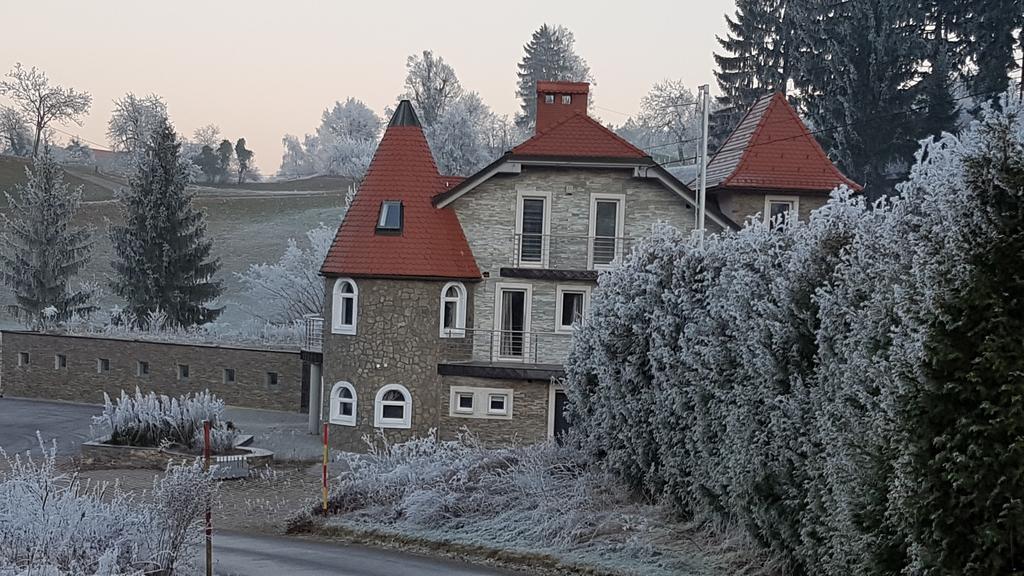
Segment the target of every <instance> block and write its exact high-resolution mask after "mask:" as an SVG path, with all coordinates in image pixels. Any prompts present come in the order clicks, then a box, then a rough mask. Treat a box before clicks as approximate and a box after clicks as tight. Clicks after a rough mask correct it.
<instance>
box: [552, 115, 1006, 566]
mask: <svg viewBox="0 0 1024 576" xmlns="http://www.w3.org/2000/svg"><path fill="white" fill-rule="evenodd" d="M1002 109H1003V112H991V111H990V112H989V113H988V114H987V117H986V119H985V120H984V121H983V122H982V123H981V124H979V125H976V126H974V127H973V128H971V129H970V130H968V131H967V132H965V133H964V134H963V135H961V137H960V138H956V137H953V136H949V135H946V136H944V137H943V138H941V139H939V140H935V141H929V142H925V143H923V146H922V148H921V151H920V152H919V153H918V155H917V164H916V165H915V166H914V168H913V169H912V172H911V176H910V180H909V181H908V182H907V183H905V184H904V185H902V186H901V193H902V196H901V197H900V198H898V199H895V200H891V201H883V202H879V203H878V204H876V205H875V206H872V207H870V208H869V207H867V206H865V205H864V203H863V201H862V200H860V199H858V198H855V197H851V196H850V194H849V193H848V191H842V190H839V191H836V192H834V193H833V196H832V198H831V200H830V202H829V203H828V205H826V206H825V207H824V208H822V209H820V210H817V211H816V212H815V213H814V214H813V215H812V216H811V218H810V220H809V221H808V222H788V223H786V224H785V225H784V226H781V227H776V228H774V229H769V228H768V227H766V226H764V225H763V224H761V223H760V222H753V221H752V222H750V223H748V225H747V227H746V228H744V229H743V230H742V231H739V232H735V233H732V232H727V233H723V234H720V235H718V236H716V237H715V238H712V239H710V240H709V241H708V242H707V243H706V244H705V246H704V247H702V248H701V247H697V246H695V245H693V244H692V243H689V242H687V240H686V239H685V238H681V237H680V236H679V235H678V234H676V233H673V232H671V231H667V230H660V231H657V232H656V233H655V237H654V238H652V239H650V240H649V241H647V242H645V243H643V244H641V245H640V246H639V247H638V249H637V250H636V251H635V252H634V253H633V254H632V255H631V256H630V257H629V258H627V259H626V261H625V262H624V263H623V265H622V266H621V267H620V268H618V269H616V270H612V271H610V272H608V273H605V274H603V275H602V277H601V279H600V281H599V287H598V289H597V290H596V291H595V293H594V294H593V302H594V305H593V307H592V310H593V312H592V315H591V317H590V318H589V320H588V322H587V324H586V325H585V326H584V327H583V328H582V329H580V330H578V331H577V332H576V337H575V338H574V344H573V350H572V353H571V354H570V360H569V363H568V366H567V370H566V372H567V378H566V380H567V383H568V385H569V395H570V398H571V400H572V402H573V414H572V417H573V418H574V419H575V420H576V423H577V428H578V429H580V430H581V431H582V436H581V442H582V445H583V447H584V448H585V449H586V451H587V453H588V454H590V455H593V456H597V457H599V458H601V459H602V460H603V461H604V462H605V463H606V464H607V466H608V467H609V468H610V469H611V470H613V471H615V472H616V473H617V474H618V475H620V476H621V477H622V478H623V479H624V480H625V481H626V482H627V483H628V484H629V485H631V486H633V487H634V488H637V489H639V490H640V491H642V492H645V493H648V494H651V495H655V496H660V497H663V498H666V499H668V500H669V501H671V502H672V503H674V504H675V505H676V507H677V509H678V510H679V511H680V512H681V513H683V514H686V515H693V516H696V517H698V518H708V519H711V520H713V521H714V522H716V523H718V524H719V525H723V526H728V525H739V526H741V527H742V528H743V529H745V530H746V531H747V532H748V533H749V534H750V535H751V536H752V537H753V538H754V539H756V540H757V541H759V542H760V543H761V544H762V545H764V546H766V547H768V548H769V549H771V550H773V551H774V552H775V553H776V554H778V555H779V556H780V557H781V558H782V559H784V560H785V562H786V564H787V565H788V567H789V569H790V570H791V571H793V572H795V573H798V574H799V573H824V574H834V575H840V574H893V573H908V574H909V573H914V574H918V573H921V574H940V573H971V574H987V573H1005V572H1007V571H1010V572H1012V571H1013V570H1017V569H1019V565H1020V560H1019V559H1018V558H1016V557H1014V556H1013V554H1016V552H1013V551H1014V550H1020V549H1021V546H1022V545H1024V531H1022V530H1020V529H1019V528H1020V526H1022V525H1024V507H1022V506H1021V505H1020V504H1019V503H1020V502H1021V501H1022V500H1024V458H1021V457H1019V455H1018V454H1017V452H1018V451H1016V450H1015V449H1013V448H1010V447H1011V446H1014V445H1016V444H1017V443H1019V442H1020V438H1021V435H1022V434H1024V428H1022V427H1024V424H1022V422H1024V409H1022V408H1021V405H1022V404H1021V403H1020V401H1019V397H1020V396H1021V394H1022V389H1021V385H1022V384H1021V377H1020V374H1022V373H1024V366H1022V364H1024V361H1022V360H1021V358H1022V357H1024V355H1022V353H1021V336H1020V334H1021V333H1024V325H1022V324H1021V322H1022V319H1024V310H1022V309H1021V308H1020V307H1021V306H1022V304H1021V303H1022V302H1024V295H1022V294H1024V278H1022V277H1021V275H1020V272H1019V268H1020V263H1021V262H1022V261H1024V240H1021V238H1024V215H1022V214H1024V202H1022V200H1024V190H1022V187H1024V184H1022V182H1024V176H1022V174H1024V168H1022V167H1024V121H1022V120H1021V116H1020V114H1021V104H1020V101H1019V100H1017V99H1015V98H1012V97H1007V98H1005V99H1004V102H1003V106H1002Z"/></svg>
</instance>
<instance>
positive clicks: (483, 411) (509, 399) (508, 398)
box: [448, 386, 515, 420]
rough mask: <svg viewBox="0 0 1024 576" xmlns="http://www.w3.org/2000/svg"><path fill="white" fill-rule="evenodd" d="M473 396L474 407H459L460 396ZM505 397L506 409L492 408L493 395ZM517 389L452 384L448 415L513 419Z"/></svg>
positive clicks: (487, 418)
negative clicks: (496, 410)
mask: <svg viewBox="0 0 1024 576" xmlns="http://www.w3.org/2000/svg"><path fill="white" fill-rule="evenodd" d="M465 395H470V396H472V397H473V409H472V410H467V409H465V408H459V397H460V396H465ZM499 395H500V396H504V397H505V410H504V411H501V412H494V411H492V410H491V396H499ZM514 398H515V390H513V389H512V388H478V387H476V386H452V387H451V388H450V389H449V401H448V415H449V416H452V417H455V418H477V419H486V420H511V419H512V403H513V399H514Z"/></svg>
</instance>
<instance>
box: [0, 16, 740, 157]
mask: <svg viewBox="0 0 1024 576" xmlns="http://www.w3.org/2000/svg"><path fill="white" fill-rule="evenodd" d="M487 4H489V5H490V6H488V7H487V8H485V7H484V6H485V3H484V2H480V1H476V2H473V1H469V0H451V1H448V0H435V1H434V2H423V1H418V2H411V1H408V2H407V1H395V0H391V1H387V0H385V1H379V2H358V3H355V2H352V3H350V2H340V1H335V2H327V1H321V2H313V1H300V0H289V1H287V2H284V1H282V2H269V1H263V0H249V1H246V2H242V1H230V2H229V1H218V2H212V1H198V0H175V1H173V2H149V1H138V0H136V1H124V0H118V1H106V0H104V1H97V2H68V1H58V0H32V1H31V2H15V1H13V0H3V7H2V8H0V15H2V20H3V21H4V22H5V25H4V31H3V35H2V39H0V43H2V49H0V74H2V73H6V71H8V70H10V69H11V68H12V67H13V66H14V63H15V62H19V61H20V62H22V63H23V64H25V65H26V66H36V67H38V68H41V69H42V70H44V71H46V73H47V74H48V75H49V77H50V80H51V82H56V83H60V84H64V85H67V86H71V87H74V88H76V89H80V90H85V91H88V92H90V93H91V94H92V97H93V105H92V109H91V111H90V114H89V117H88V118H87V119H86V120H85V123H84V125H83V126H82V127H78V126H75V125H74V124H72V125H69V126H58V127H59V128H61V129H63V130H66V131H68V132H72V133H76V134H78V135H80V136H81V137H83V138H84V139H86V140H88V141H91V142H90V143H91V144H92V145H93V146H94V147H95V146H96V144H102V145H104V147H106V144H107V139H106V135H105V134H106V123H107V120H108V119H109V117H110V111H111V108H112V104H111V102H112V100H114V99H115V98H118V97H120V96H121V95H123V94H124V93H125V92H129V91H131V92H135V93H136V94H140V95H142V94H148V93H150V92H152V93H156V94H159V95H160V96H162V97H163V98H164V100H165V101H166V102H167V104H168V110H169V113H170V116H171V120H172V121H173V123H174V125H175V127H176V128H177V130H178V132H179V133H182V134H185V135H188V136H191V134H192V131H193V130H194V129H195V128H197V127H199V126H202V125H205V124H208V123H214V124H217V125H218V126H219V127H220V128H221V133H222V136H224V137H227V138H229V139H231V140H232V141H234V140H236V139H237V138H239V137H245V138H246V142H247V143H248V145H249V148H250V149H253V150H254V151H255V152H256V162H257V164H258V165H259V167H260V169H261V170H262V172H263V174H265V175H270V174H273V173H274V172H276V171H277V168H278V166H279V165H280V162H281V150H282V148H281V137H282V136H283V135H284V134H286V133H291V134H296V135H299V136H301V135H302V134H305V133H307V132H312V131H313V130H314V129H315V128H316V126H317V125H318V124H319V121H320V114H321V112H322V111H323V110H324V109H325V108H327V107H328V106H330V105H331V104H332V103H333V102H334V101H335V100H344V99H345V98H347V97H349V96H352V97H355V98H358V99H360V100H362V101H364V102H366V103H367V105H369V106H370V107H371V108H373V109H374V110H376V111H377V112H378V113H379V114H383V111H384V108H385V107H386V106H387V105H389V104H392V103H393V102H394V99H395V97H396V96H397V95H398V94H399V93H400V92H401V91H402V86H403V82H404V79H405V60H406V57H407V56H409V55H410V54H412V53H414V52H418V51H421V50H426V49H429V50H433V51H434V53H435V54H438V55H440V56H442V57H443V58H444V59H445V60H446V61H447V62H448V63H450V64H451V65H452V66H453V67H454V68H455V71H456V73H457V74H458V77H459V80H460V81H461V82H462V85H463V87H465V88H466V89H468V90H475V91H477V92H479V93H480V95H481V96H482V97H483V99H484V101H485V102H486V103H487V104H488V105H490V106H491V108H492V109H493V110H494V111H495V112H498V113H501V114H513V113H514V112H515V111H516V110H518V101H517V100H516V98H515V89H516V65H517V64H518V62H519V60H520V58H522V50H523V45H524V44H525V43H526V42H527V41H528V40H529V38H530V34H531V33H532V32H533V31H534V30H535V29H537V28H538V27H539V26H540V25H541V24H543V23H545V22H547V23H551V24H562V25H565V26H567V27H568V28H569V29H570V30H572V31H573V33H574V34H575V36H576V51H577V53H579V54H580V55H581V56H583V57H584V58H585V59H586V60H587V62H588V63H589V64H590V68H591V72H592V73H593V75H594V77H595V79H596V81H597V86H596V87H595V88H594V92H595V96H596V104H597V106H599V108H598V109H597V110H596V112H597V113H598V114H599V115H600V117H601V118H602V119H603V120H605V121H608V122H613V123H616V124H617V123H620V122H622V121H623V120H624V119H625V117H626V116H624V115H622V114H619V113H617V112H622V113H627V114H631V113H634V112H635V111H636V110H637V108H638V107H639V105H640V99H641V98H642V97H643V95H644V94H645V93H646V92H647V90H648V89H649V88H650V86H651V84H653V83H654V82H657V81H658V80H661V79H664V78H680V79H682V80H683V81H684V82H685V83H686V84H687V85H688V86H690V87H692V88H693V89H694V90H696V87H697V86H698V85H699V84H703V83H709V84H711V85H712V92H713V93H715V92H716V87H715V85H714V76H713V72H712V70H713V68H714V60H713V58H712V52H713V51H714V50H716V49H717V43H716V42H715V35H716V34H720V35H722V34H724V33H725V19H724V15H725V14H726V12H729V13H732V12H733V11H734V9H735V8H734V5H733V1H732V0H707V1H702V2H694V1H680V0H657V1H641V2H614V3H612V2H604V1H590V2H584V1H575V0H573V1H569V0H563V1H557V0H543V1H534V0H519V1H515V2H502V3H493V4H492V3H487ZM613 110H614V111H615V112H612V111H613Z"/></svg>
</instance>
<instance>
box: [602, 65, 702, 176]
mask: <svg viewBox="0 0 1024 576" xmlns="http://www.w3.org/2000/svg"><path fill="white" fill-rule="evenodd" d="M696 104H697V100H696V98H695V97H694V95H693V91H692V90H690V89H689V88H688V87H687V86H686V84H684V83H683V81H682V80H672V79H666V80H663V81H661V82H657V83H655V84H654V86H652V87H651V90H650V91H649V92H648V93H647V95H646V96H644V97H643V99H642V100H641V101H640V113H639V114H637V115H636V116H635V117H630V118H628V119H627V120H626V122H625V123H624V124H623V125H622V126H620V127H619V128H618V129H616V132H617V133H618V134H619V135H620V136H622V137H623V138H625V139H627V140H629V141H630V142H632V143H633V145H635V146H637V147H638V148H642V149H644V150H647V151H648V152H650V154H651V155H652V156H653V157H654V158H655V159H657V160H660V161H662V162H669V161H671V162H675V161H679V160H684V159H688V158H692V157H694V156H695V155H696V153H697V144H698V142H697V140H698V138H699V137H700V112H699V110H698V108H697V106H696Z"/></svg>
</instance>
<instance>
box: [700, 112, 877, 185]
mask: <svg viewBox="0 0 1024 576" xmlns="http://www.w3.org/2000/svg"><path fill="white" fill-rule="evenodd" d="M840 184H846V185H847V186H849V187H850V188H852V189H853V190H860V189H861V188H862V187H861V185H860V184H857V183H856V182H854V181H853V180H850V179H849V178H847V177H846V176H845V175H844V174H843V173H842V172H840V171H839V169H838V168H836V167H835V165H834V164H832V161H831V160H829V158H828V156H826V155H825V151H824V150H822V149H821V145H820V144H818V141H817V140H815V138H814V136H813V135H812V134H811V133H810V132H809V131H808V130H807V126H806V125H805V124H804V123H803V121H802V120H800V117H799V116H798V115H797V113H796V110H793V107H792V106H790V105H789V103H788V102H786V97H785V96H784V95H782V94H781V93H775V94H768V95H765V96H762V97H761V98H760V99H758V100H757V102H755V103H754V105H753V106H751V108H750V110H749V111H748V112H747V114H746V116H744V117H743V120H741V121H740V123H739V125H738V126H736V129H735V130H733V132H732V134H730V135H729V137H728V138H727V139H726V140H725V143H723V144H722V146H721V148H719V150H718V152H716V153H715V155H714V156H713V157H712V158H711V161H710V162H709V163H708V176H707V187H708V188H709V189H710V188H718V189H728V188H747V189H749V188H756V189H759V190H794V191H795V190H809V191H820V192H829V191H831V190H832V189H833V188H835V187H836V186H839V185H840Z"/></svg>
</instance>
